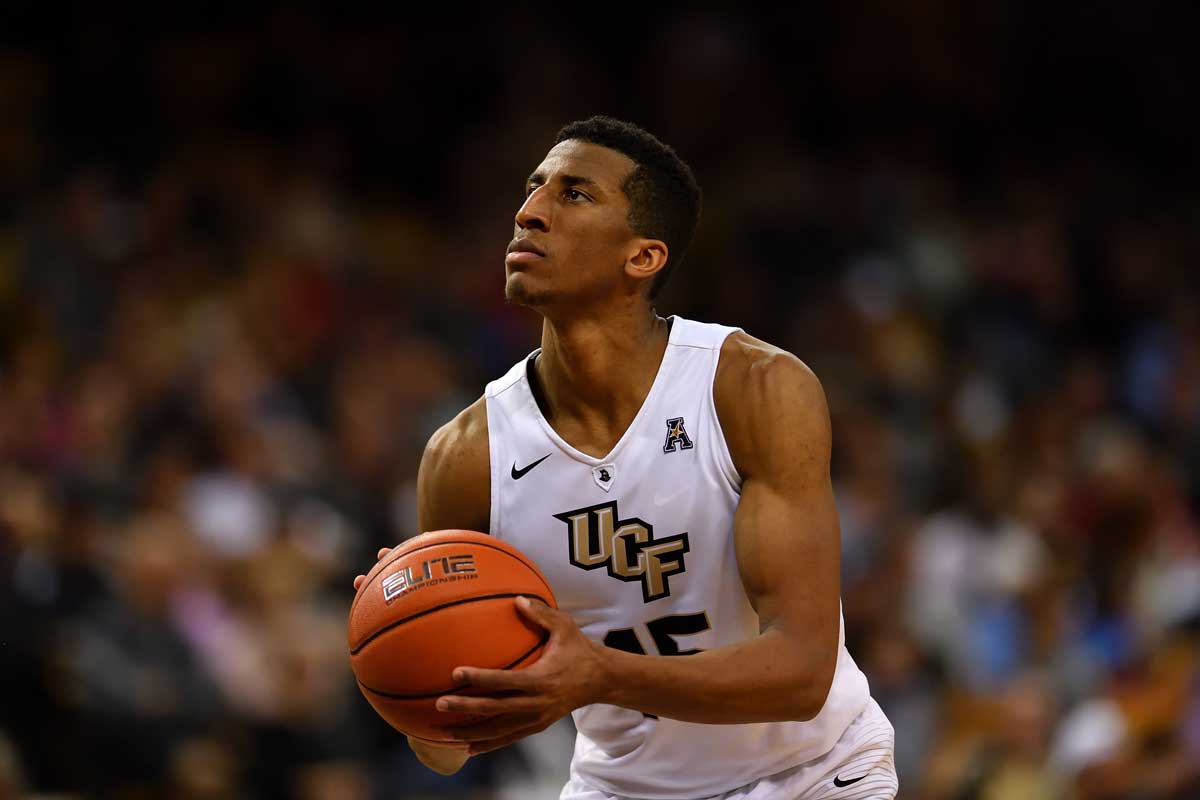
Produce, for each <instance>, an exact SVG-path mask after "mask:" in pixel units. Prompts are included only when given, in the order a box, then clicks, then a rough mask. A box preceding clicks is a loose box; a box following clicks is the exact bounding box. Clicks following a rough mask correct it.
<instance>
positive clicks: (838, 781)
mask: <svg viewBox="0 0 1200 800" xmlns="http://www.w3.org/2000/svg"><path fill="white" fill-rule="evenodd" d="M865 777H867V776H866V775H859V776H858V777H857V778H851V779H850V780H848V781H844V780H842V776H841V775H836V776H834V779H833V785H834V786H837V787H842V786H849V785H850V784H852V783H858V782H859V781H861V780H862V779H863V778H865Z"/></svg>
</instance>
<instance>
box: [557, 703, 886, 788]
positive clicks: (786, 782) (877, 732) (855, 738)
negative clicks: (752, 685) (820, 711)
mask: <svg viewBox="0 0 1200 800" xmlns="http://www.w3.org/2000/svg"><path fill="white" fill-rule="evenodd" d="M895 742H896V732H895V730H893V728H892V723H890V722H888V718H887V717H886V716H885V715H884V713H883V711H882V710H881V709H880V708H879V704H878V703H876V702H875V700H874V698H871V699H869V700H868V701H867V707H866V708H865V709H863V712H862V713H861V714H859V715H858V716H857V717H855V719H854V721H853V722H851V723H850V725H849V727H847V728H846V732H845V733H843V734H842V738H841V739H839V740H838V742H837V744H835V745H834V746H833V749H831V750H830V751H829V752H828V753H826V754H825V755H823V756H821V757H820V758H817V759H813V760H812V761H806V762H804V763H803V764H797V765H796V766H794V767H792V768H791V769H785V770H784V771H783V772H778V773H776V774H774V775H768V776H767V777H765V778H760V779H758V780H757V781H755V782H754V783H750V784H747V785H745V786H742V787H739V788H737V789H733V790H732V791H728V792H725V793H724V794H719V795H713V796H712V797H709V798H696V800H891V799H892V798H894V797H895V796H896V792H897V791H899V787H900V784H899V781H897V779H896V765H895V762H894V760H893V757H892V751H893V750H894V748H895ZM559 800H636V799H635V798H629V797H621V796H619V795H612V794H608V793H607V792H602V791H599V790H598V789H593V788H591V787H590V786H588V785H587V784H585V783H583V781H581V780H580V779H579V777H578V776H576V775H574V774H572V775H571V780H570V781H568V782H567V785H566V786H564V787H563V790H562V795H560V797H559Z"/></svg>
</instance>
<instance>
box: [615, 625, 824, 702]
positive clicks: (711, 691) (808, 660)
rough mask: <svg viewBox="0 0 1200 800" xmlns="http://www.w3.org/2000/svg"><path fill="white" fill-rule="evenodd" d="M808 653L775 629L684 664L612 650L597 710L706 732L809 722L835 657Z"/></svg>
mask: <svg viewBox="0 0 1200 800" xmlns="http://www.w3.org/2000/svg"><path fill="white" fill-rule="evenodd" d="M807 649H808V648H802V647H801V646H800V645H799V644H798V643H797V642H796V641H795V640H794V639H792V638H791V637H790V636H789V635H788V634H786V633H784V632H783V631H782V630H778V629H775V630H769V631H767V632H765V633H763V634H762V635H761V636H759V637H758V638H756V639H753V640H751V641H748V642H742V643H739V644H736V645H729V646H727V647H721V648H717V649H714V650H708V651H705V652H703V653H697V654H695V655H689V656H643V655H635V654H632V653H626V652H624V651H621V650H609V651H607V652H606V662H605V663H606V665H607V669H608V670H609V680H607V681H606V684H607V687H608V688H607V690H606V692H605V693H604V697H603V698H602V700H601V702H604V703H609V704H612V705H618V706H623V707H625V708H633V709H636V710H638V711H642V712H644V713H647V714H654V715H656V716H660V717H669V718H671V719H677V720H682V721H685V722H703V723H709V724H736V723H746V722H775V721H780V720H806V719H811V718H812V717H814V716H816V714H817V712H819V711H820V710H821V707H822V706H823V705H824V704H825V697H826V696H827V695H828V694H829V687H830V685H831V683H832V681H833V668H834V666H835V664H836V660H837V652H836V648H835V649H834V650H833V651H832V652H830V653H826V654H821V655H820V656H813V655H812V654H811V652H808V653H806V650H807Z"/></svg>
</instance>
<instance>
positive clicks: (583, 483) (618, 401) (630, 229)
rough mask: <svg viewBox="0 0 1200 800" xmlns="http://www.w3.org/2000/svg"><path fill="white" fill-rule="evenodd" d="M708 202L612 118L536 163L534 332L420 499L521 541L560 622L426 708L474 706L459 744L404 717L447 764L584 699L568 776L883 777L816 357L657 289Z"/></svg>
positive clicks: (726, 799) (691, 781)
mask: <svg viewBox="0 0 1200 800" xmlns="http://www.w3.org/2000/svg"><path fill="white" fill-rule="evenodd" d="M699 213H700V189H699V187H698V186H697V184H696V181H695V178H694V177H693V175H692V172H691V170H690V169H689V168H688V167H687V165H686V164H684V163H683V162H682V161H681V160H680V159H679V157H678V156H677V155H676V154H675V152H674V151H673V150H672V149H671V148H669V147H667V146H666V145H664V144H662V143H661V142H660V141H659V140H658V139H656V138H654V137H653V136H652V135H650V134H649V133H647V132H646V131H644V130H642V129H640V128H638V127H636V126H633V125H630V124H627V123H624V122H619V121H617V120H613V119H610V118H606V117H593V118H592V119H589V120H586V121H582V122H575V123H572V124H570V125H567V126H566V127H565V128H563V129H562V130H561V131H560V132H559V134H558V137H557V140H556V144H555V145H554V147H553V148H552V149H551V150H550V152H549V153H548V154H547V155H546V157H545V159H544V160H543V161H542V163H541V164H540V165H538V167H537V168H536V169H535V170H534V171H533V174H532V175H530V176H529V178H528V180H527V181H526V183H525V191H524V200H523V203H522V205H521V207H520V209H519V210H518V211H517V216H516V226H515V229H514V236H513V239H512V242H511V243H510V244H509V245H508V252H507V256H506V258H505V276H506V283H505V294H506V296H507V298H508V300H509V301H511V302H513V303H517V304H520V305H524V306H528V307H529V308H532V309H534V310H535V311H537V312H538V313H540V314H541V315H542V317H543V318H544V322H543V326H542V342H541V347H540V348H539V349H538V350H536V351H534V352H533V353H532V354H530V356H529V357H528V358H525V359H523V360H522V361H521V362H520V363H518V364H517V365H515V366H514V367H513V368H512V369H511V370H510V371H509V372H508V374H507V375H505V376H504V377H503V378H500V379H499V380H496V381H493V382H492V383H490V384H488V386H487V390H486V392H485V393H484V396H483V397H481V398H480V399H479V400H477V401H476V402H475V403H473V404H472V405H471V406H470V407H468V408H467V409H465V410H464V411H463V412H462V413H460V414H459V415H458V416H457V417H456V418H455V419H454V420H453V421H451V422H450V423H448V424H447V425H446V426H445V427H443V428H442V429H441V430H439V431H437V433H435V434H434V435H433V437H432V438H431V439H430V441H429V444H428V446H427V448H426V450H425V454H424V457H423V459H422V462H421V467H420V471H419V475H418V479H417V492H418V515H419V522H420V527H421V529H422V530H427V531H430V530H439V529H443V528H466V529H471V530H479V531H487V532H490V533H491V534H492V535H493V536H497V537H500V538H502V539H505V540H507V541H509V542H511V543H513V544H514V545H516V546H517V547H518V548H520V549H521V550H522V551H523V552H525V553H526V554H527V555H528V556H530V557H531V558H532V559H533V560H534V561H535V562H536V563H537V565H538V567H539V568H540V569H541V570H542V572H544V573H545V575H546V577H547V578H548V579H549V581H550V584H551V586H552V587H553V589H554V593H555V596H556V597H557V598H558V602H559V604H560V609H561V610H558V611H556V610H553V609H551V608H549V607H547V606H545V605H543V604H540V603H536V604H535V603H530V602H529V601H526V600H525V599H520V600H518V601H516V602H517V609H518V611H519V612H520V613H521V614H522V615H524V616H525V617H526V618H527V619H528V620H529V621H530V622H532V623H533V624H535V625H538V626H541V627H542V628H544V629H545V630H546V631H547V632H548V633H549V642H548V645H547V647H546V649H545V651H544V653H543V655H542V657H541V659H540V660H539V661H538V662H537V663H536V664H534V665H533V666H532V667H530V668H528V669H525V670H520V671H504V670H485V669H476V668H472V667H471V665H469V664H464V665H463V666H462V667H460V668H458V669H456V670H455V673H454V680H455V682H456V683H458V684H460V685H461V686H463V687H470V688H471V689H472V690H474V691H482V692H484V693H485V694H483V695H482V696H465V695H454V696H447V697H443V698H440V699H439V701H438V707H439V708H440V709H442V710H447V711H462V712H470V713H473V714H478V715H481V721H480V722H477V723H475V724H473V725H471V726H469V727H464V728H460V729H457V730H455V731H454V733H455V735H456V737H457V738H458V739H459V740H460V744H459V746H458V747H457V748H447V747H437V746H433V745H429V744H426V743H423V742H420V741H413V740H411V739H410V743H411V745H412V747H413V749H414V750H415V751H416V753H417V755H418V757H419V758H420V759H421V760H422V762H424V763H425V764H426V765H428V766H430V767H431V768H433V769H435V770H437V771H439V772H442V773H446V774H448V773H451V772H454V771H455V770H457V769H458V768H459V767H461V766H462V764H463V763H464V762H465V761H466V759H467V758H468V757H469V756H470V755H473V754H477V753H484V752H487V751H489V750H494V749H496V748H498V747H503V746H505V745H508V744H511V743H513V742H515V741H517V740H519V739H521V738H523V737H525V736H528V735H530V734H533V733H537V732H539V731H541V730H544V729H545V728H547V727H548V726H549V725H551V724H552V723H554V722H555V721H556V720H558V719H559V718H560V717H562V716H563V715H564V714H567V713H572V714H573V715H574V718H575V725H576V727H577V729H578V735H577V739H576V745H575V755H574V758H573V759H572V763H571V778H570V782H569V783H568V784H567V786H566V787H565V788H564V789H563V793H562V798H564V800H613V799H614V798H616V799H617V800H622V799H623V798H662V799H663V800H697V799H698V798H711V797H720V798H723V800H794V798H890V797H893V796H894V795H895V793H896V791H897V782H896V774H895V770H894V767H893V761H892V749H893V735H894V734H893V730H892V726H891V725H890V724H889V722H888V720H887V719H886V717H884V715H883V713H882V712H881V711H880V709H879V706H878V705H877V704H876V703H875V702H874V700H872V699H871V697H870V695H869V692H868V688H867V681H866V678H865V677H864V676H863V674H862V672H860V671H859V669H858V667H857V666H856V665H855V663H854V661H853V660H852V659H851V657H850V654H849V653H848V652H847V651H846V648H845V646H844V643H843V642H844V632H843V627H842V619H841V606H840V596H839V592H840V587H839V576H838V571H839V560H840V553H841V549H840V540H839V539H840V534H839V531H838V520H837V512H836V509H835V507H834V498H833V492H832V489H831V484H830V477H829V457H830V425H829V415H828V411H827V409H826V405H825V399H824V394H823V392H822V389H821V386H820V384H819V383H818V381H817V378H816V377H815V376H814V375H813V373H812V372H810V371H809V369H808V368H807V367H806V366H805V365H804V364H803V363H801V362H800V361H799V360H798V359H797V358H795V357H794V356H792V355H791V354H789V353H786V352H784V351H783V350H780V349H779V348H777V347H774V346H772V345H770V344H767V343H766V342H762V341H759V340H757V339H755V338H753V337H751V336H748V335H747V334H745V333H743V332H742V331H741V330H740V329H735V328H726V327H721V326H718V325H710V324H704V323H699V322H693V321H691V320H686V319H682V318H679V317H671V318H667V319H664V318H662V317H660V316H658V315H657V314H656V313H655V310H654V298H655V296H656V295H657V294H658V292H659V290H660V289H662V287H663V284H664V283H665V282H666V280H667V277H668V276H669V275H670V274H671V272H672V271H673V270H674V269H675V268H676V267H677V266H678V265H679V264H680V262H682V261H683V257H684V255H685V253H686V252H687V248H688V245H689V243H690V242H691V239H692V234H693V232H694V231H695V228H696V224H697V222H698V219H699ZM381 555H382V554H381ZM359 581H361V578H360V579H359V580H358V581H356V582H355V586H356V587H357V585H358V583H359Z"/></svg>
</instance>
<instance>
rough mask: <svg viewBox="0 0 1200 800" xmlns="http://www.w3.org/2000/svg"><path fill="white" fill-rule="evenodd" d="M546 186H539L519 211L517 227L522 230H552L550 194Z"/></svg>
mask: <svg viewBox="0 0 1200 800" xmlns="http://www.w3.org/2000/svg"><path fill="white" fill-rule="evenodd" d="M545 188H546V187H545V186H539V187H537V188H536V189H534V190H533V191H532V192H530V193H529V196H528V197H526V198H525V202H524V203H522V204H521V207H520V208H519V209H517V227H518V228H520V229H521V230H525V229H527V228H534V229H537V230H543V231H545V230H549V229H550V213H551V211H550V203H549V196H548V195H549V193H548V192H546V191H544V190H545Z"/></svg>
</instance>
